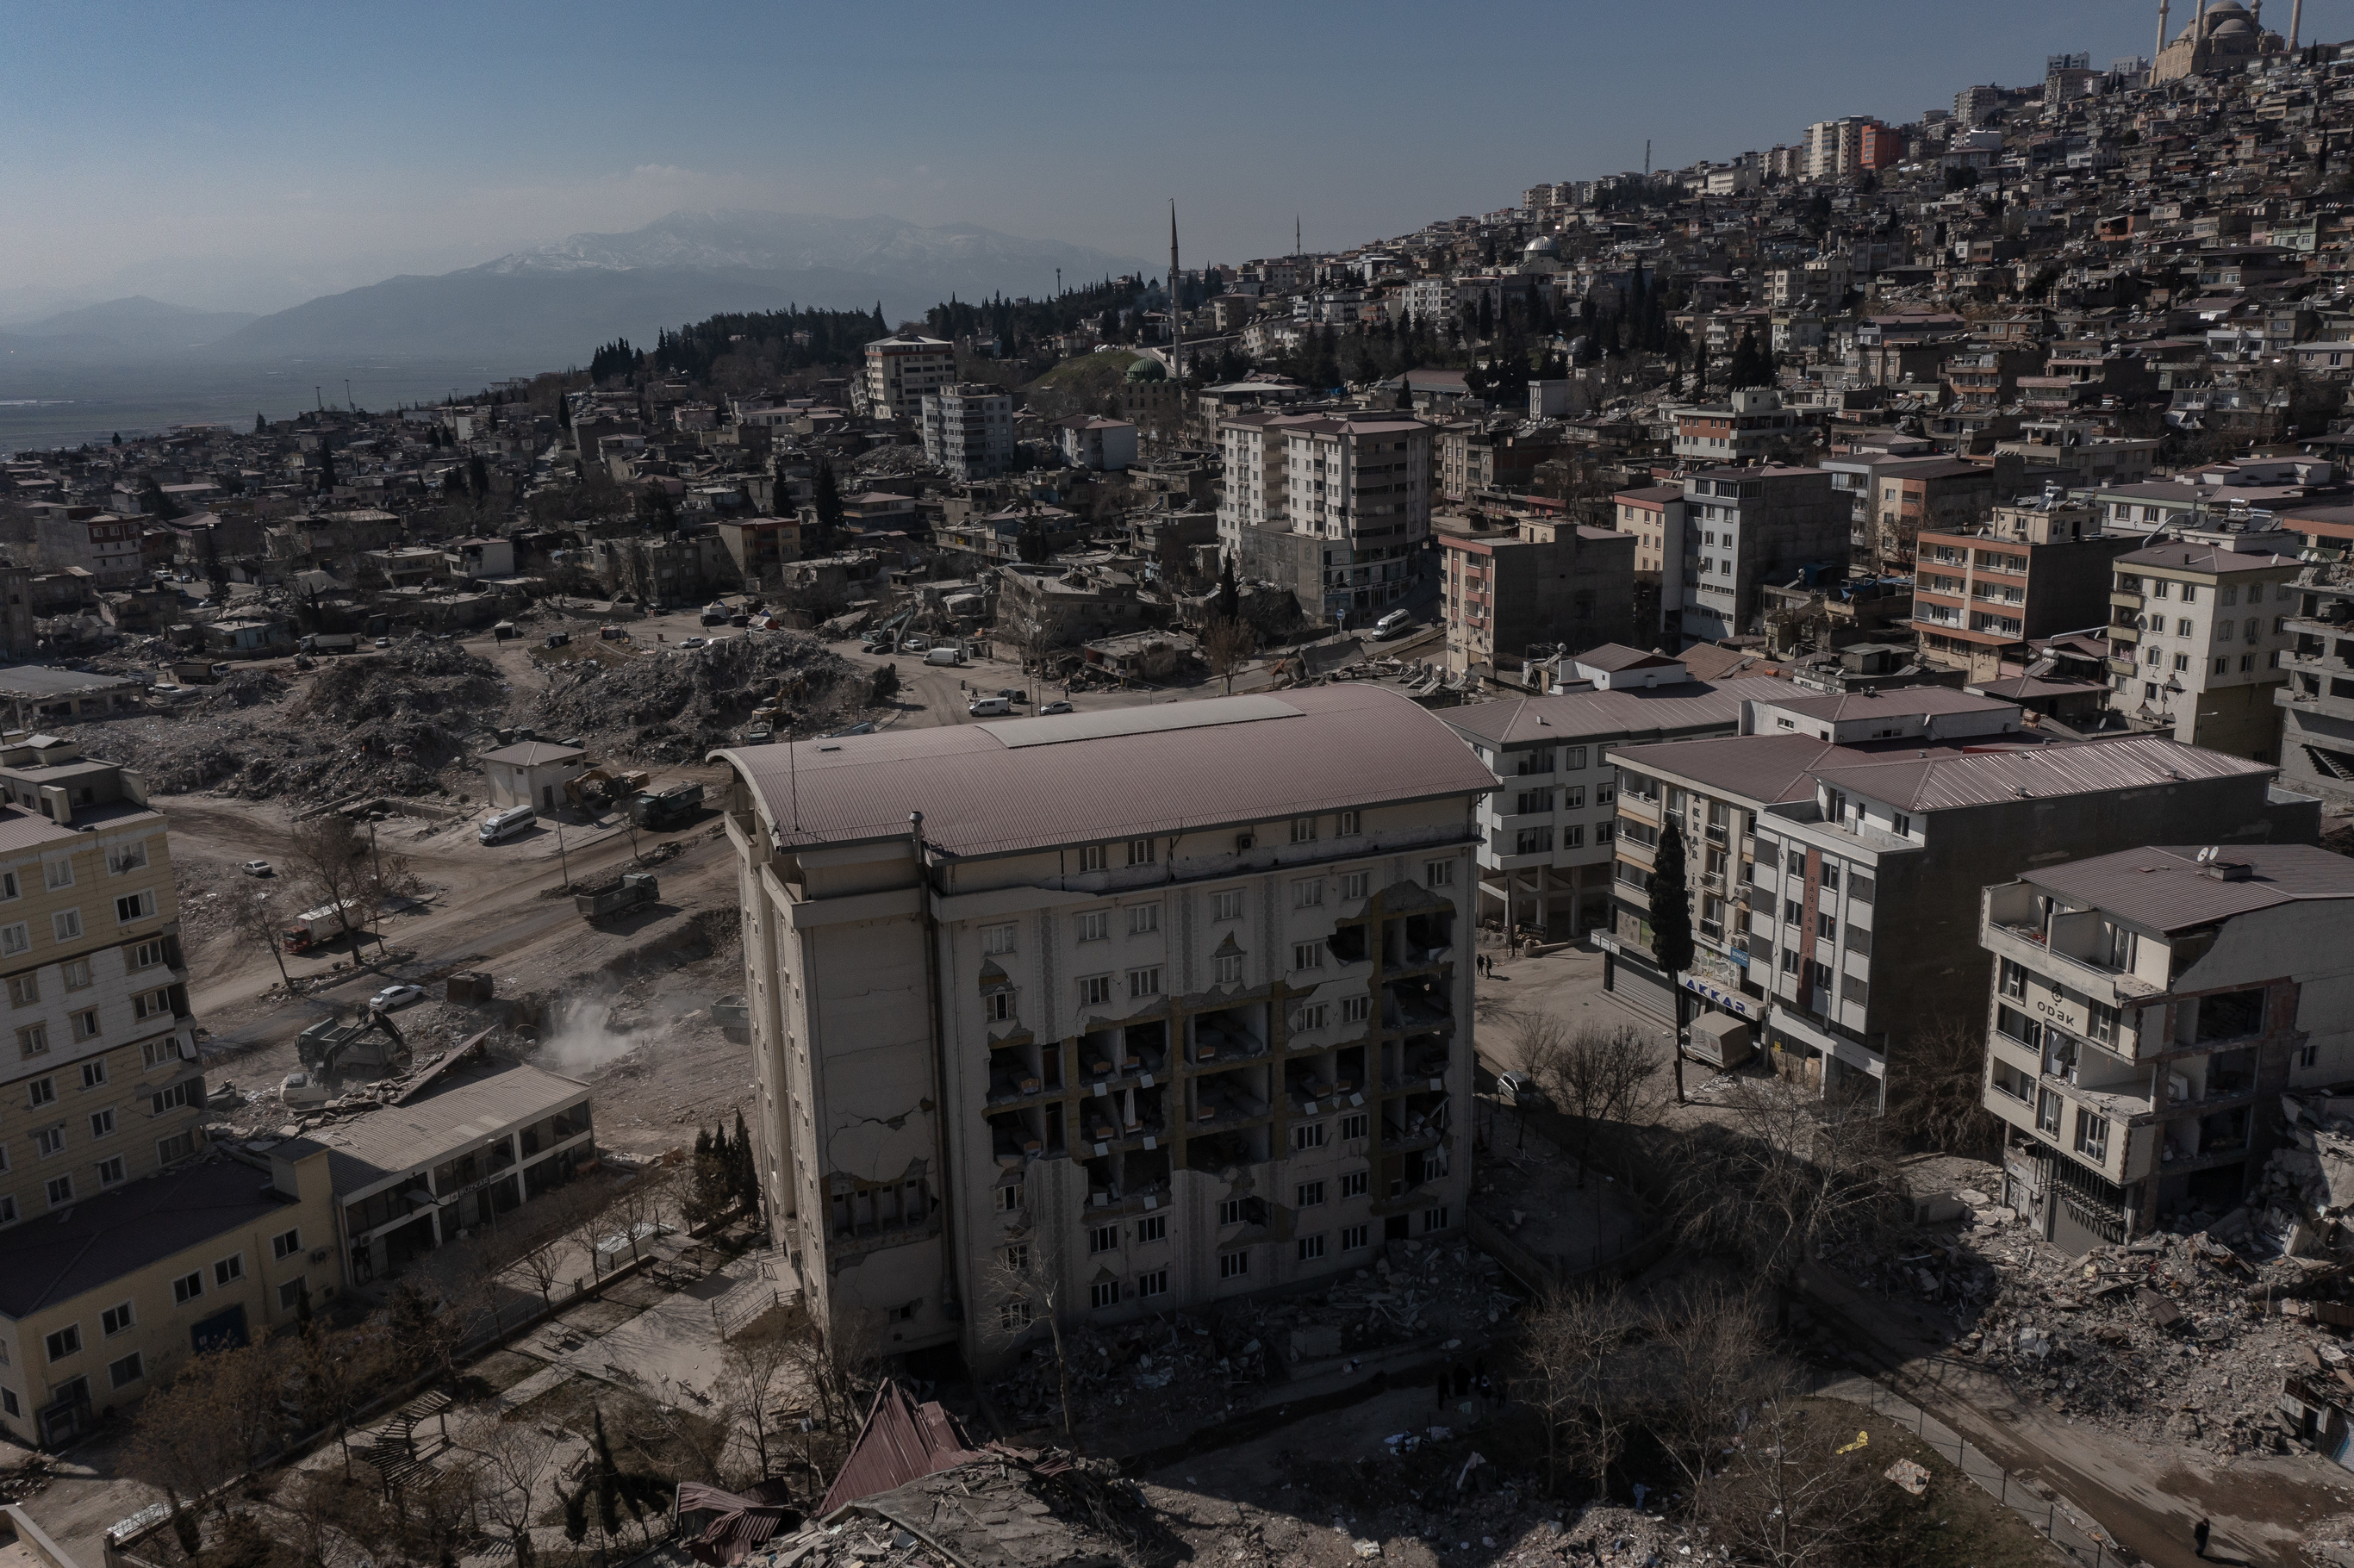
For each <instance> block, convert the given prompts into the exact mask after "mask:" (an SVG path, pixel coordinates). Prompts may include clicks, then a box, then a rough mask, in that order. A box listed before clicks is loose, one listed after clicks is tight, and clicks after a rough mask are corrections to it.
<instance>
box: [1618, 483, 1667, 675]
mask: <svg viewBox="0 0 2354 1568" xmlns="http://www.w3.org/2000/svg"><path fill="white" fill-rule="evenodd" d="M1610 509H1611V523H1612V525H1613V526H1615V527H1616V528H1617V530H1618V532H1620V533H1621V534H1632V535H1635V580H1636V582H1637V583H1638V584H1639V585H1641V586H1643V587H1645V588H1649V589H1650V590H1651V591H1652V593H1653V596H1654V602H1655V603H1657V604H1658V606H1659V618H1658V621H1657V623H1656V624H1655V625H1653V626H1651V627H1648V628H1646V629H1644V630H1643V632H1642V634H1641V635H1640V636H1639V637H1638V638H1637V639H1636V641H1645V640H1647V639H1649V637H1650V636H1651V634H1652V633H1653V632H1654V631H1659V632H1664V633H1665V634H1667V635H1669V636H1674V635H1675V634H1676V633H1677V631H1679V630H1681V627H1682V625H1683V602H1684V551H1683V536H1684V487H1683V486H1682V485H1681V484H1647V485H1644V486H1643V487H1642V488H1640V489H1638V490H1622V491H1620V492H1618V493H1617V494H1616V495H1613V496H1612V497H1611V498H1610Z"/></svg>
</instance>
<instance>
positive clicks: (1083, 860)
mask: <svg viewBox="0 0 2354 1568" xmlns="http://www.w3.org/2000/svg"><path fill="white" fill-rule="evenodd" d="M1110 854H1111V851H1110V848H1109V846H1108V845H1105V844H1083V845H1081V846H1080V848H1079V869H1080V870H1081V871H1101V870H1103V869H1104V868H1105V867H1106V866H1107V865H1108V864H1109V863H1110ZM1024 1310H1027V1305H1026V1303H1025V1304H1024ZM1024 1321H1027V1319H1024Z"/></svg>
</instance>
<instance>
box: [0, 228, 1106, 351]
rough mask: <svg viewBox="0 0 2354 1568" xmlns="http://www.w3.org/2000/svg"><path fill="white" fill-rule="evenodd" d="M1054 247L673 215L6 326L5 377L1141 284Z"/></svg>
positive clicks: (444, 344)
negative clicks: (191, 301)
mask: <svg viewBox="0 0 2354 1568" xmlns="http://www.w3.org/2000/svg"><path fill="white" fill-rule="evenodd" d="M1146 265H1147V263H1145V262H1144V261H1143V260H1140V259H1138V258H1136V257H1124V256H1110V255H1107V254H1105V253H1104V252H1102V251H1099V250H1090V249H1087V248H1085V247H1083V246H1076V245H1065V244H1061V243H1059V242H1057V241H1054V240H1037V239H1019V238H1013V236H1011V235H1004V234H999V233H995V232H993V231H992V230H990V229H986V228H977V227H975V226H973V225H971V224H943V225H939V226H937V227H933V228H925V227H921V226H918V225H916V224H912V223H907V222H905V221H904V220H902V219H899V218H895V217H863V218H835V217H809V216H805V215H801V214H793V213H775V212H700V213H698V212H675V213H672V214H671V215H670V216H669V217H663V218H661V219H659V220H657V221H655V222H653V223H651V224H648V225H647V226H646V227H645V228H640V229H636V230H634V231H632V232H631V233H627V234H576V235H573V236H572V237H571V238H567V239H565V240H561V241H559V242H557V243H556V244H553V245H544V246H540V247H538V248H537V249H531V250H519V251H516V252H514V254H513V255H509V256H502V257H500V258H499V259H498V260H495V261H487V262H484V263H483V264H482V265H481V266H479V267H469V268H465V269H463V270H460V271H456V272H445V273H442V274H440V276H438V277H408V276H404V277H398V278H389V279H387V280H386V281H383V282H381V283H374V284H371V285H369V286H368V287H366V288H363V289H353V290H351V291H347V292H345V293H340V294H326V295H322V296H321V297H320V298H318V299H315V300H311V301H308V302H305V303H302V304H300V305H296V306H295V307H293V308H292V310H285V311H280V312H278V313H275V314H272V315H266V316H260V317H254V316H247V315H239V314H236V313H224V312H201V311H188V310H183V309H180V308H179V307H177V306H173V305H167V304H163V303H160V302H157V301H154V300H151V299H147V298H145V297H143V296H136V297H133V298H131V299H124V300H114V301H111V302H107V303H105V304H99V305H90V306H86V307H84V308H82V309H80V310H73V311H67V312H64V313H60V314H58V315H53V316H48V317H46V318H43V319H41V320H39V321H35V322H29V323H18V324H16V325H13V326H9V327H6V328H0V366H5V367H6V368H7V369H10V370H14V371H18V372H23V371H27V370H36V369H37V368H39V367H41V366H60V367H63V366H94V365H117V366H120V365H128V364H133V363H136V362H141V361H152V362H156V363H159V364H171V365H174V366H199V365H204V364H221V365H254V364H260V363H269V362H282V361H288V360H302V361H315V360H347V359H352V358H357V357H366V358H369V359H379V360H381V359H403V358H419V359H424V358H440V359H447V358H451V357H462V358H465V359H470V360H490V361H493V362H497V363H501V364H506V365H511V366H513V367H514V372H515V373H517V374H521V373H524V372H526V371H531V370H538V369H555V368H559V367H561V366H567V365H573V364H582V363H586V361H587V360H588V355H589V352H590V350H592V349H593V348H595V347H596V345H597V344H600V343H604V342H608V341H610V339H612V338H614V337H616V336H621V337H627V338H630V339H631V341H633V342H645V343H648V344H651V343H652V340H653V337H654V334H656V332H658V331H659V330H661V329H662V328H664V327H676V326H679V325H682V324H684V323H688V322H692V321H698V320H701V319H702V318H703V317H705V316H708V315H711V314H713V313H716V312H721V311H737V310H746V311H751V310H773V309H779V308H782V307H784V306H786V305H789V304H793V303H799V304H802V305H818V306H827V307H832V308H836V309H850V308H865V307H871V306H873V305H875V304H876V303H877V302H880V304H881V305H882V307H883V311H884V313H885V315H886V316H887V317H889V318H890V319H891V320H894V321H897V320H901V319H904V318H907V317H913V316H918V315H920V314H921V313H923V312H924V310H925V309H927V308H928V307H929V306H931V305H933V304H936V303H938V302H940V301H942V300H945V299H947V298H948V297H949V295H951V294H954V295H956V296H958V297H959V298H960V299H966V300H974V299H980V298H981V297H984V296H986V295H989V294H991V293H995V292H998V291H1003V292H1005V293H1007V294H1010V295H1012V294H1029V295H1033V296H1038V295H1044V294H1046V293H1048V292H1050V291H1052V290H1053V289H1054V287H1055V270H1056V269H1057V268H1060V269H1061V270H1062V274H1063V278H1064V280H1065V281H1066V282H1067V283H1069V284H1072V285H1077V284H1081V283H1085V282H1087V281H1090V280H1092V279H1095V278H1099V277H1101V276H1103V275H1105V274H1106V273H1112V272H1128V271H1140V270H1144V269H1145V267H1146Z"/></svg>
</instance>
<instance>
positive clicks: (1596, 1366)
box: [1519, 1287, 1637, 1496]
mask: <svg viewBox="0 0 2354 1568" xmlns="http://www.w3.org/2000/svg"><path fill="white" fill-rule="evenodd" d="M1636 1327H1637V1319H1636V1317H1635V1314H1634V1313H1633V1312H1632V1311H1631V1310H1630V1309H1629V1308H1628V1306H1627V1305H1626V1303H1625V1302H1624V1301H1623V1300H1621V1299H1620V1298H1617V1297H1616V1296H1612V1295H1606V1294H1605V1293H1603V1292H1601V1291H1599V1290H1596V1289H1594V1288H1591V1287H1556V1288H1554V1289H1553V1290H1550V1291H1548V1292H1546V1294H1545V1296H1544V1298H1543V1300H1542V1301H1541V1302H1540V1303H1539V1304H1538V1306H1537V1308H1536V1309H1535V1310H1534V1311H1532V1312H1531V1313H1530V1314H1529V1315H1528V1316H1527V1318H1526V1319H1523V1321H1522V1333H1521V1339H1520V1344H1519V1355H1520V1360H1521V1365H1522V1369H1523V1372H1524V1376H1523V1379H1522V1390H1523V1391H1524V1393H1523V1397H1524V1398H1525V1399H1526V1400H1527V1402H1528V1404H1529V1405H1530V1406H1531V1407H1532V1409H1534V1410H1535V1411H1536V1412H1537V1414H1538V1415H1539V1417H1540V1418H1541V1419H1542V1420H1543V1424H1544V1429H1545V1489H1546V1490H1547V1491H1550V1492H1558V1490H1559V1489H1560V1476H1561V1470H1562V1468H1563V1467H1564V1466H1571V1467H1575V1469H1576V1470H1577V1471H1578V1473H1580V1474H1584V1475H1586V1476H1590V1477H1591V1478H1593V1481H1594V1487H1595V1490H1596V1492H1598V1493H1600V1494H1602V1495H1604V1496H1607V1495H1608V1492H1609V1484H1608V1478H1609V1471H1610V1467H1611V1465H1612V1464H1613V1463H1614V1462H1615V1461H1616V1460H1617V1458H1618V1456H1619V1455H1620V1453H1621V1452H1623V1451H1624V1449H1625V1447H1626V1438H1627V1430H1628V1425H1630V1424H1631V1423H1632V1420H1633V1416H1634V1412H1633V1410H1632V1408H1631V1407H1630V1406H1631V1392H1632V1391H1631V1390H1630V1389H1629V1388H1628V1386H1627V1384H1626V1373H1627V1369H1628V1363H1627V1361H1626V1360H1625V1357H1624V1355H1623V1351H1624V1347H1625V1346H1626V1344H1627V1341H1628V1339H1629V1338H1630V1337H1631V1336H1632V1335H1633V1333H1634V1331H1635V1329H1636Z"/></svg>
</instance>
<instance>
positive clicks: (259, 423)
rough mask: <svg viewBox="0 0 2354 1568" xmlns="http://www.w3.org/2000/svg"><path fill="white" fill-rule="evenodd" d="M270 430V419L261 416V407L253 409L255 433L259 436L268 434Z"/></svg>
mask: <svg viewBox="0 0 2354 1568" xmlns="http://www.w3.org/2000/svg"><path fill="white" fill-rule="evenodd" d="M269 430H270V421H269V420H267V419H265V418H262V417H261V410H260V409H259V408H256V409H255V410H254V411H253V433H254V434H255V435H257V436H260V435H266V434H268V433H269Z"/></svg>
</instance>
